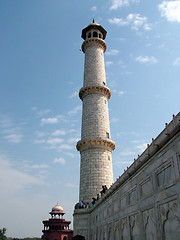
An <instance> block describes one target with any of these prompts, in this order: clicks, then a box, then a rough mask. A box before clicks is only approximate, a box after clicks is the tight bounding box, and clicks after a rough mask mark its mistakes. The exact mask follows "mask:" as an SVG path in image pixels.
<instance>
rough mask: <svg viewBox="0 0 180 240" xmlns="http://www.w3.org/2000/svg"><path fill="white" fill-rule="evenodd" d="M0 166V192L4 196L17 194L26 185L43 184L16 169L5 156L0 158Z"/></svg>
mask: <svg viewBox="0 0 180 240" xmlns="http://www.w3.org/2000/svg"><path fill="white" fill-rule="evenodd" d="M0 165H1V167H0V190H1V192H3V194H5V195H12V194H14V193H17V191H19V190H21V189H23V188H25V187H26V186H27V185H31V184H33V185H41V184H43V181H41V180H40V179H38V178H36V177H34V176H31V175H29V174H27V173H24V172H22V171H20V170H18V169H16V168H15V167H14V166H13V165H12V164H11V162H10V160H9V159H8V158H7V157H5V156H2V155H1V156H0ZM7 176H8V177H7ZM9 186H11V187H9Z"/></svg>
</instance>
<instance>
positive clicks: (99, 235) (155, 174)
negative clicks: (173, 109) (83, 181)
mask: <svg viewBox="0 0 180 240" xmlns="http://www.w3.org/2000/svg"><path fill="white" fill-rule="evenodd" d="M74 233H75V234H77V233H78V234H82V235H84V236H85V239H86V240H124V239H125V240H136V239H138V240H141V239H146V240H178V239H180V113H179V114H178V115H177V116H176V117H174V118H173V120H172V121H171V122H170V123H169V125H167V126H166V128H165V129H164V130H163V131H162V133H161V134H159V136H158V137H157V138H156V139H155V140H153V142H152V143H151V145H150V146H148V148H147V149H146V150H145V151H144V153H142V155H141V156H139V158H138V159H137V160H136V161H134V163H133V164H132V165H131V166H130V167H129V168H128V170H127V171H126V172H125V173H123V174H122V176H120V178H119V179H117V181H116V182H115V183H114V184H113V185H112V186H111V188H110V189H109V190H108V191H107V192H106V193H105V194H104V196H103V197H102V198H100V200H99V201H98V202H97V203H96V204H95V205H94V206H93V208H89V209H77V210H75V211H74Z"/></svg>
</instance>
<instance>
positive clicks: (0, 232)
mask: <svg viewBox="0 0 180 240" xmlns="http://www.w3.org/2000/svg"><path fill="white" fill-rule="evenodd" d="M5 234H6V228H2V229H0V240H7V237H6V235H5Z"/></svg>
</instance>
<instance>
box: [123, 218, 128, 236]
mask: <svg viewBox="0 0 180 240" xmlns="http://www.w3.org/2000/svg"><path fill="white" fill-rule="evenodd" d="M121 232H122V236H121V240H127V239H128V236H129V231H128V223H127V218H123V219H121Z"/></svg>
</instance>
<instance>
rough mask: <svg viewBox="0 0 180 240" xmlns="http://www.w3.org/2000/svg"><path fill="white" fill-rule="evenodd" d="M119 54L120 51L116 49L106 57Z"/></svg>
mask: <svg viewBox="0 0 180 240" xmlns="http://www.w3.org/2000/svg"><path fill="white" fill-rule="evenodd" d="M118 53H119V50H116V49H112V50H110V51H108V52H106V55H110V56H115V55H117V54H118Z"/></svg>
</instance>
